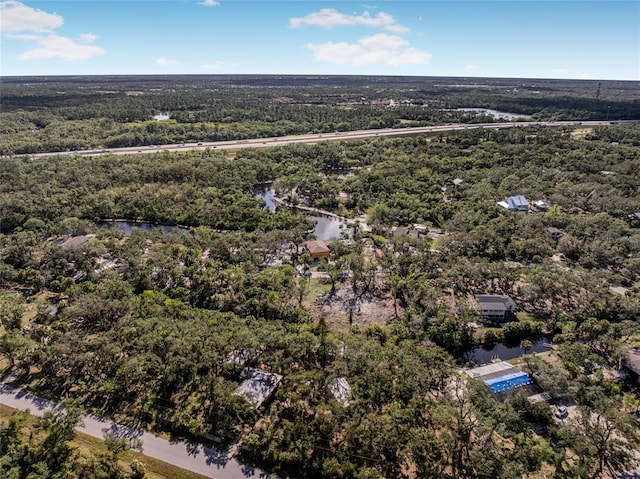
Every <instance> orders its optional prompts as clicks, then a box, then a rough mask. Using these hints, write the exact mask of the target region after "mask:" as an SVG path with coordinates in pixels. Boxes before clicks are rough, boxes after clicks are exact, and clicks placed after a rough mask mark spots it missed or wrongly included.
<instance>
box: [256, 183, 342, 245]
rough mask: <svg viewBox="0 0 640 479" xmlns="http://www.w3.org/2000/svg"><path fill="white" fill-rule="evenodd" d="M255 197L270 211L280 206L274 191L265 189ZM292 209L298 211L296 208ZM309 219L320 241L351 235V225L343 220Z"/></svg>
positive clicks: (318, 217) (311, 217) (322, 217)
mask: <svg viewBox="0 0 640 479" xmlns="http://www.w3.org/2000/svg"><path fill="white" fill-rule="evenodd" d="M255 197H256V198H259V199H261V200H264V202H265V203H266V208H267V209H268V210H269V211H271V212H273V211H275V210H276V208H277V206H278V205H277V204H276V202H275V200H274V191H273V190H272V189H268V188H266V189H263V190H261V191H259V192H257V193H256V195H255ZM291 208H292V209H294V210H295V209H296V208H295V207H291ZM298 211H300V210H298ZM309 219H310V220H312V221H313V222H314V223H315V227H314V228H313V234H314V235H315V236H316V238H317V239H319V240H333V239H339V238H343V237H344V234H345V233H346V235H347V236H350V234H351V231H350V230H349V224H348V223H347V222H346V221H345V220H343V219H340V218H335V217H330V216H322V215H309Z"/></svg>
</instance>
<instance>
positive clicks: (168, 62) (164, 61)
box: [156, 57, 178, 66]
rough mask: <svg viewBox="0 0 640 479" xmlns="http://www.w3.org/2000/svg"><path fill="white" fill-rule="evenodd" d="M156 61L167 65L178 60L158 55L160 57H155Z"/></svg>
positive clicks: (173, 63)
mask: <svg viewBox="0 0 640 479" xmlns="http://www.w3.org/2000/svg"><path fill="white" fill-rule="evenodd" d="M156 63H157V64H158V65H163V66H169V65H175V64H176V63H178V62H177V61H175V60H174V59H173V58H164V57H160V58H156Z"/></svg>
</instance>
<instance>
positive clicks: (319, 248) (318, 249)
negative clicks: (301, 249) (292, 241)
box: [304, 240, 329, 254]
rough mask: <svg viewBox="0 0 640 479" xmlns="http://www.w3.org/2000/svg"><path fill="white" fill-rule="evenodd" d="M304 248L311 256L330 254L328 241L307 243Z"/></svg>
mask: <svg viewBox="0 0 640 479" xmlns="http://www.w3.org/2000/svg"><path fill="white" fill-rule="evenodd" d="M304 246H305V247H306V248H307V250H308V251H309V253H311V254H318V253H328V252H329V241H327V240H318V241H307V242H306V243H305V244H304Z"/></svg>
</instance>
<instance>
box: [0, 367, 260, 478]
mask: <svg viewBox="0 0 640 479" xmlns="http://www.w3.org/2000/svg"><path fill="white" fill-rule="evenodd" d="M10 381H11V378H10V377H9V378H7V379H6V380H5V381H0V404H3V405H5V406H9V407H12V408H14V409H21V410H25V409H28V410H29V412H30V414H32V415H34V416H39V417H41V416H43V415H44V413H45V412H46V411H48V410H51V409H58V408H61V407H62V406H60V405H59V404H56V403H55V402H53V401H49V400H47V399H44V398H41V397H38V396H35V395H33V394H30V393H28V392H26V391H22V390H20V389H16V388H14V387H13V386H10V385H9V384H8V383H9V382H10ZM76 431H78V432H82V433H84V434H87V435H89V436H92V437H96V438H99V439H103V437H104V436H103V433H104V431H110V432H112V433H114V434H116V435H117V436H118V437H124V438H128V439H133V438H139V439H140V440H141V441H142V453H143V454H144V455H145V456H149V457H153V458H155V459H159V460H160V461H164V462H166V463H169V464H171V465H173V466H176V467H179V468H182V469H186V470H188V471H193V472H196V473H198V474H201V475H203V476H206V477H211V478H214V479H247V478H260V477H266V476H267V475H266V474H265V473H264V472H262V471H260V470H258V469H254V468H253V467H250V466H247V465H244V464H241V463H239V462H238V461H236V460H235V459H234V458H233V457H232V456H231V454H230V453H228V452H219V451H217V450H215V449H213V448H211V447H206V446H203V445H201V444H190V443H185V442H180V441H170V440H167V439H163V438H161V437H158V436H155V435H153V434H151V433H149V432H144V431H140V430H137V429H132V428H129V427H127V426H123V425H121V424H116V423H114V422H112V421H108V420H106V419H102V418H100V417H98V416H94V415H84V416H82V420H81V424H80V425H79V426H77V427H76ZM143 462H144V458H143Z"/></svg>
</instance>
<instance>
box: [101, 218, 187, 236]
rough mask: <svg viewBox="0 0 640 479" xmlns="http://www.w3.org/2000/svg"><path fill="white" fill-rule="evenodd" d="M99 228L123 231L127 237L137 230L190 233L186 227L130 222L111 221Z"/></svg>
mask: <svg viewBox="0 0 640 479" xmlns="http://www.w3.org/2000/svg"><path fill="white" fill-rule="evenodd" d="M97 227H98V228H99V229H102V228H113V229H115V230H118V231H121V232H122V233H123V234H124V235H125V236H131V235H132V234H133V232H134V231H135V230H136V229H139V230H142V231H147V232H153V231H159V232H161V233H164V234H167V233H173V232H177V233H178V234H180V235H181V236H184V235H186V234H187V233H188V232H189V228H186V227H184V226H170V225H163V224H156V223H148V222H144V221H141V222H137V221H129V220H111V221H101V222H99V223H97Z"/></svg>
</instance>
